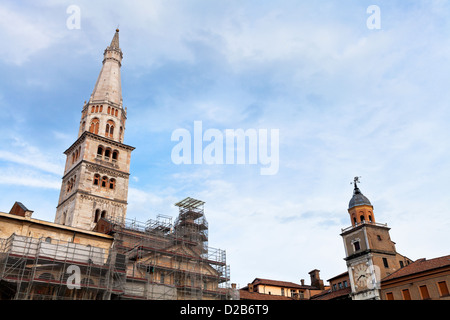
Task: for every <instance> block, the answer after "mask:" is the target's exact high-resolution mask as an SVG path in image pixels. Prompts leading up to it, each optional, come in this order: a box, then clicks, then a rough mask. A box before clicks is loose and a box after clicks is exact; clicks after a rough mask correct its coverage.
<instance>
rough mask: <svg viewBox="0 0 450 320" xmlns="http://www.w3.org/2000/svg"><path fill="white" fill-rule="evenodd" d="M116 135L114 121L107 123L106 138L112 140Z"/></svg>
mask: <svg viewBox="0 0 450 320" xmlns="http://www.w3.org/2000/svg"><path fill="white" fill-rule="evenodd" d="M113 135H114V121H112V120H108V121H107V123H106V129H105V136H106V137H109V138H112V137H113Z"/></svg>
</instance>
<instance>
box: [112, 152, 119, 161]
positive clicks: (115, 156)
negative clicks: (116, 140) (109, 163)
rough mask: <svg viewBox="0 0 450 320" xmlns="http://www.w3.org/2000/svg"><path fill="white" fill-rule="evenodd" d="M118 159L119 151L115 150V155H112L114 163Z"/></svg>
mask: <svg viewBox="0 0 450 320" xmlns="http://www.w3.org/2000/svg"><path fill="white" fill-rule="evenodd" d="M118 158H119V151H117V150H114V151H113V153H112V159H113V161H117V159H118Z"/></svg>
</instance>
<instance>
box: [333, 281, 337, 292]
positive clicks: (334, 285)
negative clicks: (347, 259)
mask: <svg viewBox="0 0 450 320" xmlns="http://www.w3.org/2000/svg"><path fill="white" fill-rule="evenodd" d="M336 290H337V287H336V283H335V284H333V291H336Z"/></svg>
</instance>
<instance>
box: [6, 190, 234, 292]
mask: <svg viewBox="0 0 450 320" xmlns="http://www.w3.org/2000/svg"><path fill="white" fill-rule="evenodd" d="M203 204H204V203H203V202H202V201H199V200H195V199H191V198H187V199H185V200H183V201H181V202H178V203H177V204H176V206H178V207H179V215H178V217H177V219H176V220H175V223H174V224H173V223H172V218H171V217H168V216H163V215H158V216H157V218H156V220H152V219H150V220H148V221H146V222H144V223H143V222H139V221H136V220H127V219H125V220H120V221H113V220H110V219H108V218H102V219H101V220H100V221H99V223H100V226H101V229H102V230H103V232H104V233H107V234H110V235H112V236H113V240H112V245H111V246H110V247H109V248H108V249H104V248H99V247H95V246H90V245H82V244H78V243H72V242H67V241H61V240H55V239H50V238H48V237H47V238H39V239H38V238H31V237H25V236H20V235H16V234H13V235H11V236H10V237H9V238H7V239H0V299H19V300H39V299H46V300H47V299H52V300H53V299H55V300H57V299H70V300H74V299H76V300H78V299H89V300H110V299H127V300H137V299H142V300H147V299H151V300H184V299H189V300H197V299H198V300H200V299H212V300H224V299H229V298H230V288H229V279H230V275H229V272H230V271H229V266H228V265H227V264H226V253H225V251H224V250H221V249H215V248H210V247H208V246H207V241H208V224H207V221H206V219H205V216H204V212H203ZM74 270H75V271H76V272H77V274H78V278H77V277H76V275H75V271H74ZM74 285H75V286H76V287H75V289H74Z"/></svg>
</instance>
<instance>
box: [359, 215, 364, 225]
mask: <svg viewBox="0 0 450 320" xmlns="http://www.w3.org/2000/svg"><path fill="white" fill-rule="evenodd" d="M359 220H360V221H361V223H364V216H363V215H361V216H360V217H359Z"/></svg>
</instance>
